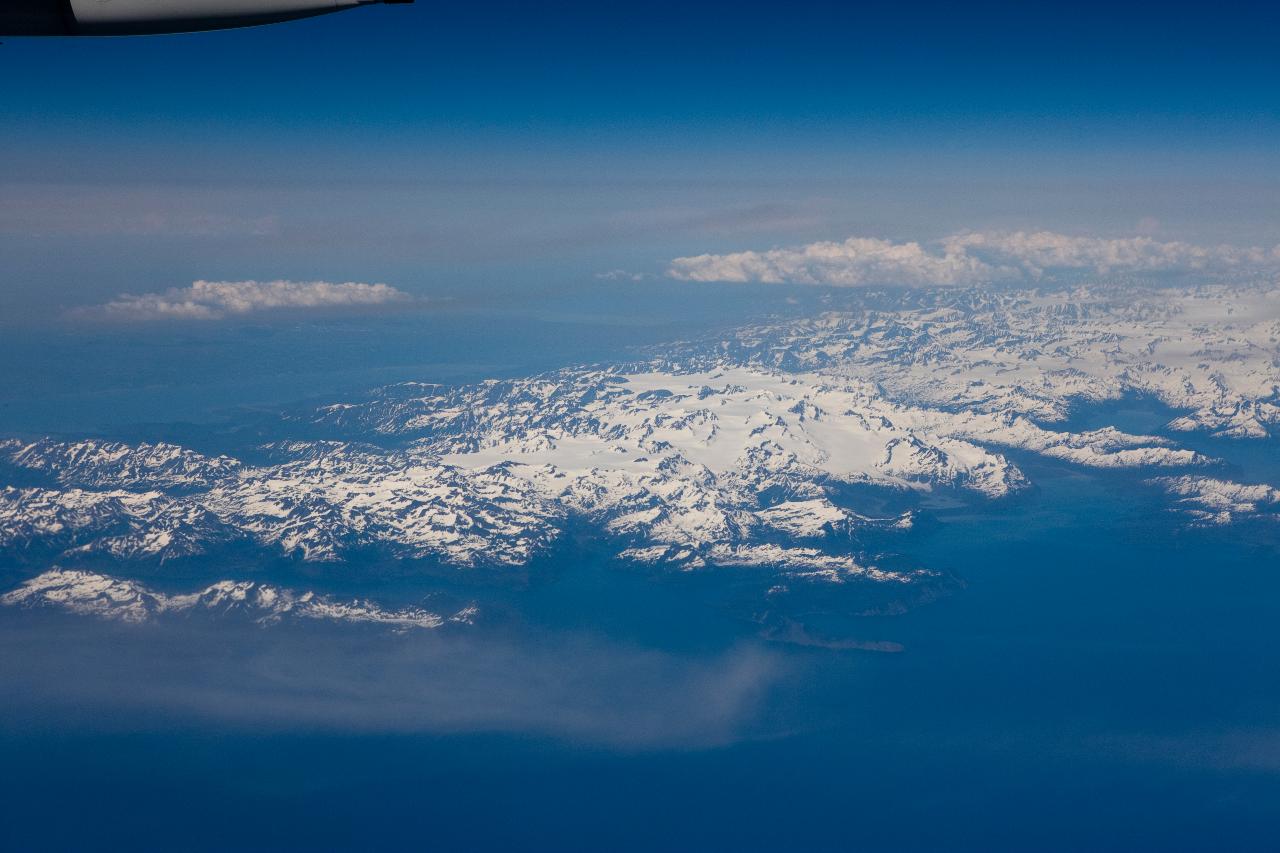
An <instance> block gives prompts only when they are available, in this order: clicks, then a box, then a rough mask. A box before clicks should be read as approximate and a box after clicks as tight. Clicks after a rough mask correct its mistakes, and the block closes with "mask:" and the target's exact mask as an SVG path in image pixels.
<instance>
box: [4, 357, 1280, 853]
mask: <svg viewBox="0 0 1280 853" xmlns="http://www.w3.org/2000/svg"><path fill="white" fill-rule="evenodd" d="M553 337H555V336H548V339H550V338H553ZM617 343H619V342H618V340H617V336H616V335H614V336H609V339H608V340H607V341H606V342H605V343H604V344H601V345H600V346H599V347H598V350H599V351H604V350H607V349H609V347H612V346H614V345H615V344H617ZM606 344H607V345H606ZM484 360H485V359H479V361H484ZM550 366H554V365H550ZM321 390H324V389H321ZM1169 415H1170V413H1168V412H1164V411H1162V410H1161V409H1160V408H1159V407H1158V406H1154V405H1152V404H1150V403H1149V402H1144V401H1124V402H1122V403H1118V404H1112V405H1110V406H1108V407H1101V408H1099V409H1097V410H1093V411H1089V412H1082V413H1080V415H1079V416H1078V418H1077V420H1076V422H1075V423H1074V424H1073V425H1076V426H1089V425H1094V426H1096V425H1101V424H1103V423H1112V424H1116V425H1119V426H1121V427H1122V428H1126V429H1130V430H1142V431H1154V430H1158V429H1159V427H1160V425H1161V424H1162V423H1164V422H1165V421H1167V419H1168V417H1169ZM32 417H33V418H34V415H32ZM1176 438H1177V440H1179V441H1181V442H1182V443H1184V444H1191V445H1193V446H1196V447H1197V448H1198V449H1203V450H1206V451H1208V452H1211V453H1213V454H1214V455H1217V456H1219V457H1222V458H1224V459H1226V460H1227V467H1226V468H1224V469H1223V470H1224V471H1230V472H1234V473H1235V474H1236V475H1247V479H1256V480H1267V481H1270V482H1273V483H1275V482H1280V453H1276V452H1275V450H1276V445H1275V444H1274V442H1270V443H1269V442H1227V441H1219V440H1214V439H1210V438H1206V437H1204V436H1178V437H1176ZM1017 461H1018V462H1019V464H1020V465H1022V466H1023V467H1024V470H1026V471H1027V473H1028V474H1029V476H1030V478H1031V479H1032V481H1033V482H1034V483H1035V484H1036V487H1035V488H1034V489H1033V490H1032V491H1030V492H1029V493H1027V494H1023V495H1020V496H1017V497H1015V498H1012V499H1010V500H1007V501H1004V502H1000V503H998V504H995V505H986V506H984V505H971V504H964V505H956V506H951V507H936V508H933V509H930V510H928V511H927V512H926V513H925V517H924V519H923V520H922V523H921V525H920V527H919V529H918V530H917V531H915V532H913V533H911V534H909V535H906V536H904V537H902V538H900V539H896V540H893V541H892V542H891V543H890V544H887V545H886V546H885V547H888V548H892V549H894V550H896V551H898V552H899V553H901V554H902V555H903V556H904V558H909V559H911V560H915V561H918V562H919V563H920V564H923V565H927V566H930V567H932V568H936V569H940V570H943V571H946V572H948V573H950V574H951V575H952V576H953V577H955V578H957V579H959V581H960V582H961V583H962V585H957V586H956V587H955V588H953V589H951V590H950V592H949V593H948V594H947V595H945V596H943V597H942V598H940V599H939V600H937V601H934V602H932V603H928V604H925V605H922V606H918V607H915V608H913V609H911V610H909V611H908V612H907V613H905V614H902V615H897V616H877V617H855V616H849V615H848V614H847V613H843V614H842V613H840V612H836V613H834V614H826V615H825V616H822V617H819V616H815V615H814V614H810V613H802V614H796V618H798V619H802V620H806V621H808V622H809V623H810V624H812V625H814V626H820V631H821V634H822V635H823V636H825V637H829V638H833V639H837V640H838V639H856V640H861V641H882V642H892V643H896V644H900V645H901V647H902V651H901V652H899V653H877V652H867V651H857V650H838V649H832V648H824V647H821V646H819V645H808V646H806V645H796V644H789V643H780V642H771V641H768V640H765V639H763V638H762V637H761V636H760V634H761V631H760V625H759V624H758V623H756V622H754V621H752V617H753V615H754V611H753V606H754V605H753V601H754V599H751V598H750V594H749V593H750V587H751V583H750V581H749V579H748V580H744V581H742V583H741V586H742V587H744V588H745V589H746V591H743V590H741V589H737V588H736V585H735V584H734V583H728V582H725V581H723V580H722V579H714V580H706V579H703V578H685V577H682V578H676V579H671V578H655V577H653V576H651V575H649V574H647V573H644V572H639V571H629V570H626V569H623V568H621V567H619V566H617V565H615V564H612V563H610V562H609V561H608V559H607V557H606V556H605V554H604V553H603V552H600V553H596V552H595V551H593V550H592V548H591V547H590V545H583V546H581V547H579V548H577V549H576V550H573V549H570V550H568V551H566V552H565V553H563V554H560V555H558V556H557V558H556V560H555V561H553V563H551V564H548V565H543V566H539V567H535V568H534V569H533V570H532V571H531V573H530V578H529V582H528V583H527V584H525V585H517V586H515V587H510V588H506V587H501V586H498V587H495V588H494V590H493V591H492V593H491V595H492V596H493V597H494V598H495V600H497V601H498V602H499V606H498V607H497V609H498V610H499V611H500V612H501V613H502V614H503V618H500V619H497V620H495V621H494V622H491V623H488V624H482V625H480V626H478V628H477V631H476V638H474V639H473V638H467V639H465V640H456V639H452V638H444V639H441V638H436V637H429V638H404V637H386V636H383V635H378V636H368V637H362V638H359V639H357V640H351V639H345V638H339V637H335V636H331V635H328V634H325V633H323V632H318V631H311V632H306V631H300V630H299V631H290V630H286V629H276V630H274V631H270V632H262V631H259V630H258V629H256V628H255V629H252V631H251V632H249V633H246V634H243V635H241V634H237V633H236V632H234V631H231V632H208V631H203V630H199V629H196V628H191V629H190V630H188V629H186V628H163V627H153V628H146V629H143V630H142V631H137V630H122V629H119V628H112V627H109V626H99V625H97V624H96V623H93V622H91V621H89V620H70V619H65V618H58V617H52V616H41V615H38V614H37V615H31V614H13V613H0V638H2V639H3V649H4V651H3V653H2V655H0V666H2V667H3V669H0V676H2V677H3V681H4V682H5V683H7V684H8V685H9V687H10V690H7V691H5V693H6V694H7V698H3V699H0V766H3V767H4V773H2V774H0V811H3V816H4V819H3V820H0V848H3V849H12V850H39V849H63V850H66V849H103V850H174V849H207V850H226V849H241V850H243V849H266V848H275V849H326V850H328V849H371V848H392V847H404V848H410V849H470V850H601V849H612V850H652V849H674V850H691V849H699V850H703V849H712V850H721V849H736V850H765V849H774V850H776V849H792V850H918V849H928V850H1084V849H1087V850H1187V851H1193V850H1194V851H1202V850H1209V849H1214V850H1269V849H1274V847H1275V838H1276V837H1277V833H1278V832H1280V806H1278V804H1280V630H1278V628H1277V626H1280V536H1277V531H1276V530H1275V528H1274V525H1273V526H1271V527H1266V526H1265V525H1264V526H1258V525H1252V526H1251V525H1242V526H1237V527H1232V528H1224V529H1221V530H1193V529H1187V528H1186V527H1185V526H1184V525H1183V523H1182V522H1181V521H1180V520H1179V519H1178V518H1177V517H1175V516H1173V515H1172V514H1171V513H1169V512H1168V507H1167V502H1166V500H1165V499H1164V498H1163V496H1162V495H1161V493H1160V492H1159V491H1158V490H1156V489H1154V488H1152V487H1150V486H1147V485H1145V484H1144V483H1143V482H1142V480H1143V476H1141V475H1136V474H1134V473H1132V472H1094V471H1084V470H1081V469H1079V468H1075V467H1072V466H1069V465H1064V464H1060V463H1056V462H1050V461H1043V460H1037V459H1036V458H1034V457H1030V456H1028V457H1025V458H1024V457H1018V459H1017ZM401 582H403V583H410V582H409V581H396V580H391V581H385V582H383V583H385V584H387V585H390V586H394V585H395V584H396V583H401ZM814 630H815V633H817V632H818V630H819V629H818V628H817V627H815V629H814ZM321 676H324V677H325V678H322V677H321ZM326 679H327V680H326ZM392 682H394V683H392ZM351 685H354V686H351ZM197 686H198V687H200V688H201V689H204V690H207V693H205V694H202V693H199V692H196V691H195V690H194V688H195V687H197ZM347 686H351V687H350V690H347V689H346V687H347ZM415 691H416V692H415ZM264 696H265V698H264ZM406 697H407V698H408V700H410V701H409V702H408V705H407V708H408V710H406V705H405V704H404V703H405V700H406ZM454 699H456V702H455V701H453V700H454ZM415 701H417V702H419V704H418V705H415V704H414V702H415ZM472 705H484V706H490V705H491V706H492V708H490V710H489V711H487V712H486V713H485V714H480V715H476V714H473V713H470V711H467V709H468V708H469V707H470V706H472ZM339 707H341V709H342V710H341V712H340V713H339V712H338V711H336V710H333V709H336V708H339ZM424 709H426V710H424ZM459 709H463V711H460V710H459Z"/></svg>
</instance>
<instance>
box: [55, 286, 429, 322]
mask: <svg viewBox="0 0 1280 853" xmlns="http://www.w3.org/2000/svg"><path fill="white" fill-rule="evenodd" d="M409 299H410V296H409V295H408V294H407V293H405V292H403V291H401V290H397V289H396V288H394V287H392V286H390V285H387V284H364V283H360V282H343V283H340V284H339V283H334V282H328V281H197V282H193V283H192V285H191V286H190V287H175V288H171V289H169V290H166V291H164V292H163V293H143V294H132V293H122V294H120V295H119V296H117V297H116V298H115V299H113V300H111V301H110V302H107V303H105V304H103V305H95V306H93V307H91V308H84V309H80V310H79V311H77V312H75V313H76V314H77V315H78V316H89V317H96V318H101V319H109V320H126V321H134V322H145V321H154V320H221V319H223V318H225V317H230V316H239V315H244V314H250V313H253V312H255V311H266V310H271V309H280V308H292V309H299V308H342V307H355V306H373V305H386V304H389V303H394V302H406V301H409Z"/></svg>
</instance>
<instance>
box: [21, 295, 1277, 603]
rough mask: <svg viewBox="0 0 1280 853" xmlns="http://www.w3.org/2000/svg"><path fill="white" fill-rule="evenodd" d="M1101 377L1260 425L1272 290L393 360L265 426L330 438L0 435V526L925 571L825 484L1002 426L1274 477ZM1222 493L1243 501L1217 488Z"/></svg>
mask: <svg viewBox="0 0 1280 853" xmlns="http://www.w3.org/2000/svg"><path fill="white" fill-rule="evenodd" d="M873 305H874V307H872V306H873ZM1126 395H1145V396H1150V397H1154V398H1156V399H1158V400H1160V401H1161V402H1163V403H1164V404H1166V405H1167V406H1169V407H1171V408H1172V409H1174V410H1176V411H1177V412H1178V414H1177V415H1176V417H1174V418H1173V419H1172V420H1171V422H1170V423H1169V425H1168V426H1169V429H1170V430H1172V431H1174V432H1176V431H1201V432H1204V433H1209V434H1212V435H1215V436H1218V437H1225V438H1231V439H1241V440H1246V439H1247V440H1265V439H1266V437H1267V436H1269V435H1271V434H1272V433H1273V432H1274V431H1275V430H1276V429H1277V427H1278V426H1280V289H1277V288H1276V287H1274V286H1261V285H1259V286H1254V287H1242V286H1234V287H1230V288H1228V287H1216V288H1215V287H1198V288H1188V289H1181V290H1148V291H1141V292H1137V293H1136V295H1135V291H1134V289H1132V288H1125V289H1123V290H1121V289H1108V288H1096V289H1086V288H1079V289H1075V290H1068V291H1059V292H1038V291H1021V292H1007V291H1006V292H996V293H992V292H983V291H978V290H963V291H957V290H945V289H943V290H935V291H912V292H910V293H908V294H907V295H904V296H898V297H886V296H880V297H877V298H876V299H871V298H867V299H865V300H863V301H862V302H860V303H857V304H854V305H852V306H845V307H844V308H842V309H840V310H837V309H836V306H833V309H832V310H831V311H830V312H828V313H825V314H823V315H822V316H820V317H817V318H810V319H804V320H799V321H787V322H779V323H776V324H766V325H759V326H754V327H750V328H746V329H740V330H737V331H736V332H733V333H732V334H728V335H725V336H723V337H720V338H717V339H714V340H710V341H699V342H693V343H685V344H679V345H675V346H673V347H670V348H668V349H667V350H666V351H664V352H663V353H660V354H656V355H655V356H654V357H652V358H648V359H641V360H638V361H636V362H635V363H631V364H622V365H607V366H591V367H582V368H573V369H566V370H562V371H559V372H556V373H552V374H547V375H541V376H536V377H530V378H525V379H517V380H506V381H491V382H484V383H480V384H475V385H462V386H441V385H429V384H417V383H410V384H402V385H395V386H390V387H386V388H382V389H378V390H377V391H375V392H372V393H371V394H370V395H368V396H366V397H364V398H361V399H356V400H350V401H341V402H335V403H332V404H329V405H324V406H320V407H318V408H314V409H307V410H304V411H294V412H290V413H288V414H287V415H286V416H285V417H284V418H283V419H282V423H281V431H282V433H283V434H285V435H286V436H287V435H288V434H289V433H290V430H291V429H296V432H298V433H302V434H306V435H315V434H317V433H318V432H320V433H323V434H325V435H327V436H328V437H327V438H326V439H324V440H316V439H306V440H302V439H288V438H286V439H284V440H281V441H277V442H273V443H271V444H268V445H265V446H262V447H259V448H256V449H255V451H254V452H253V453H252V454H251V455H252V457H253V461H252V462H250V461H245V460H242V459H237V458H232V456H230V455H217V456H210V455H206V454H202V453H197V452H195V451H193V450H191V449H187V448H182V447H177V446H174V445H167V444H135V445H131V444H125V443H121V442H114V441H106V440H99V439H85V440H64V439H52V438H44V439H35V440H27V439H12V440H8V441H3V442H0V460H3V461H4V462H5V463H7V465H8V466H9V467H10V470H21V471H24V472H25V475H26V477H28V478H36V479H37V480H39V483H38V484H36V485H33V484H32V483H33V482H35V481H34V480H31V479H27V480H26V481H25V485H23V486H17V485H13V486H5V487H3V489H0V549H4V550H5V551H7V552H9V553H12V554H23V555H27V556H28V557H29V558H32V559H35V560H36V561H37V562H38V561H39V560H47V561H50V562H52V561H57V563H58V564H59V565H62V566H71V565H73V564H75V563H76V562H77V561H85V560H108V561H111V562H114V563H116V564H118V565H120V566H122V567H125V568H127V566H128V564H129V563H130V562H132V561H137V560H144V561H149V562H151V563H152V564H154V563H165V562H168V561H172V560H182V559H186V558H191V557H195V556H199V555H216V554H217V553H218V550H219V549H220V548H224V547H230V546H238V547H239V546H247V547H249V548H257V549H261V550H262V551H263V552H264V553H268V554H274V555H276V556H290V557H292V558H293V559H297V560H301V561H304V562H318V563H332V564H335V565H341V564H343V563H344V562H346V561H349V560H351V559H352V558H353V557H355V556H357V555H364V554H370V553H375V554H378V555H380V556H382V557H384V558H387V559H410V560H432V561H436V562H439V563H443V564H447V565H452V566H456V567H458V568H460V569H462V568H468V567H476V566H488V567H494V568H498V569H501V568H502V567H512V566H524V565H527V564H529V563H531V562H532V561H534V560H535V559H536V558H537V557H538V556H539V555H542V554H545V553H548V552H549V551H550V549H551V548H552V547H553V546H554V544H555V543H556V542H557V540H559V539H561V538H562V537H563V536H564V535H565V533H566V531H567V530H568V529H569V528H570V526H571V525H586V526H587V527H588V528H589V529H591V530H594V531H595V535H596V536H597V537H599V538H600V539H601V540H602V541H606V542H608V543H610V544H611V547H613V549H614V553H616V554H617V556H618V558H619V559H621V560H624V561H630V562H636V563H643V564H648V565H653V566H657V567H662V568H666V569H672V570H686V571H687V570H709V569H713V568H717V567H719V568H721V569H723V570H733V569H737V568H742V567H755V568H757V569H760V570H763V571H767V572H771V573H774V574H776V575H778V576H779V577H780V578H781V579H790V580H793V581H796V582H815V581H820V582H830V583H872V584H897V585H911V584H918V583H922V582H927V581H928V580H929V579H930V578H931V577H932V575H933V573H932V572H931V571H930V569H929V568H928V567H915V568H907V569H904V568H901V567H898V568H892V569H891V568H887V567H885V566H883V565H881V562H883V561H881V560H878V558H877V555H876V552H874V551H873V550H871V549H869V548H867V547H865V546H864V544H863V542H864V540H865V539H866V534H869V533H871V532H872V531H875V532H876V533H877V534H886V535H889V536H890V537H891V536H892V535H894V534H895V532H897V533H898V534H899V535H905V531H907V530H909V529H910V528H911V526H912V524H913V513H912V512H911V511H906V512H902V513H889V514H884V513H877V512H873V511H871V510H869V509H860V507H859V504H858V502H857V501H856V500H854V499H851V498H850V497H849V496H850V494H851V493H852V492H851V490H857V489H864V490H865V489H870V490H872V491H879V492H882V493H885V494H896V495H900V496H905V497H907V498H911V497H912V496H914V497H915V503H917V504H919V503H920V501H921V500H926V501H927V500H928V499H930V498H936V497H937V496H939V495H947V496H952V497H957V498H961V499H965V500H970V501H975V502H986V501H998V500H1001V499H1003V498H1006V497H1007V496H1009V495H1011V494H1013V493H1015V492H1017V491H1019V490H1021V489H1024V488H1027V487H1028V485H1029V481H1028V478H1027V475H1026V474H1025V473H1024V472H1023V471H1022V470H1020V468H1019V467H1018V465H1016V464H1015V463H1014V462H1013V461H1012V460H1011V458H1010V455H1011V454H1010V451H1015V450H1016V451H1017V452H1019V453H1031V454H1036V455H1039V456H1043V457H1047V458H1051V459H1055V460H1061V461H1063V462H1065V463H1068V464H1073V465H1079V466H1086V467H1093V468H1126V469H1135V470H1138V471H1143V472H1151V476H1150V477H1149V478H1148V479H1149V481H1150V482H1151V483H1152V486H1153V488H1159V489H1164V490H1166V491H1167V492H1168V493H1169V495H1170V498H1171V501H1174V502H1176V507H1175V508H1178V509H1181V510H1183V511H1187V510H1195V511H1196V512H1199V513H1203V514H1202V515H1197V516H1195V517H1196V518H1197V519H1198V520H1200V521H1202V522H1203V521H1207V520H1210V519H1212V520H1213V521H1214V523H1229V522H1230V521H1231V520H1232V519H1234V518H1237V517H1240V516H1242V515H1249V514H1251V513H1252V514H1260V513H1261V514H1265V512H1266V511H1267V509H1266V508H1267V507H1268V506H1272V507H1273V506H1274V504H1275V503H1276V499H1275V490H1274V488H1271V487H1270V486H1266V485H1259V484H1239V483H1231V482H1227V481H1223V480H1221V479H1215V477H1214V476H1211V474H1212V471H1211V469H1213V468H1214V460H1212V459H1210V458H1208V457H1206V456H1204V455H1202V454H1200V453H1196V452H1194V451H1192V450H1190V449H1186V448H1182V447H1178V446H1177V444H1176V442H1174V441H1171V440H1170V439H1169V438H1165V437H1160V436H1146V435H1131V434H1128V433H1125V432H1123V431H1121V430H1119V429H1116V428H1115V427H1112V426H1104V427H1102V428H1098V429H1090V430H1083V431H1072V430H1070V429H1068V428H1067V427H1066V426H1065V424H1066V423H1067V420H1068V415H1069V414H1070V413H1071V411H1072V410H1073V408H1074V407H1077V406H1079V405H1080V404H1081V403H1089V402H1098V401H1103V400H1110V399H1119V398H1122V397H1125V396H1126ZM1267 489H1270V491H1267ZM1242 490H1243V491H1242ZM1254 492H1257V494H1256V495H1255V494H1254ZM1240 494H1247V495H1248V496H1250V498H1249V500H1244V499H1243V498H1238V497H1231V498H1228V497H1223V496H1224V495H1235V496H1238V495H1240ZM1223 501H1229V502H1230V507H1229V508H1223V507H1222V506H1220V504H1222V502H1223ZM31 555H36V556H35V557H32V556H31ZM228 583H229V582H228ZM117 585H119V589H118V592H119V594H118V595H117V594H116V592H113V591H112V590H116V589H117ZM99 587H101V588H102V589H104V590H107V592H104V593H103V594H101V595H99V594H98V593H93V595H90V596H89V597H88V598H86V595H88V593H84V594H82V593H81V592H78V591H77V590H79V589H81V588H84V589H89V590H92V589H97V588H99ZM215 588H217V589H221V588H222V587H221V586H219V585H215V586H211V587H210V588H209V589H207V590H204V591H203V592H200V593H192V594H191V595H184V596H170V597H167V598H166V597H164V596H161V595H159V594H157V593H153V592H149V591H146V590H144V589H143V588H142V587H138V586H136V585H135V584H133V582H131V581H125V580H119V579H111V578H106V577H103V576H100V575H92V576H90V575H83V576H82V575H77V574H76V573H75V572H74V571H73V570H71V569H60V570H56V571H51V572H49V573H48V574H43V575H41V576H40V578H37V579H36V580H35V581H31V582H29V583H28V585H26V586H24V587H21V588H20V589H19V590H18V591H15V592H14V593H11V594H9V595H7V596H5V598H4V599H2V600H3V601H4V603H10V604H30V603H33V602H36V601H40V602H48V603H56V604H62V605H63V606H66V607H69V608H71V609H74V610H77V611H78V612H94V613H111V612H112V611H113V610H114V609H117V608H116V605H114V604H113V603H112V602H115V601H117V600H119V601H121V602H124V603H122V604H121V605H119V608H118V609H119V610H120V613H125V612H128V613H141V612H148V613H150V612H163V611H172V610H175V609H189V608H191V607H196V606H204V605H203V604H202V602H204V601H205V600H206V599H208V598H209V597H210V596H213V597H217V594H215V593H211V592H210V591H211V590H215ZM230 588H234V589H240V587H238V586H235V585H233V586H232V587H230ZM266 589H268V588H266V587H254V588H253V589H252V592H251V593H250V592H246V593H245V594H246V595H248V596H249V598H254V597H255V596H256V598H254V600H259V599H261V598H262V596H263V595H268V596H269V597H272V600H273V601H284V600H288V601H289V602H291V604H290V606H289V608H288V612H290V613H294V614H297V615H310V614H311V613H312V612H313V611H315V612H319V611H317V610H316V608H321V609H322V610H323V611H324V612H325V613H326V614H328V613H338V612H342V613H352V614H353V613H356V612H359V613H362V614H365V615H364V616H362V617H360V619H359V620H358V621H390V622H395V621H396V620H397V619H409V618H411V617H408V616H403V614H401V615H397V614H395V613H390V612H385V611H380V610H378V609H377V608H376V606H374V605H369V604H367V603H363V604H355V605H343V606H339V605H336V604H333V603H332V602H331V601H329V600H328V599H322V598H315V597H312V598H307V599H306V600H305V601H304V598H305V596H294V595H292V594H286V593H284V592H282V591H276V590H272V591H271V592H270V593H267V592H265V591H264V590H266ZM68 590H70V591H68ZM85 601H91V602H93V603H92V604H84V603H83V602H85ZM103 602H106V603H103ZM312 602H323V603H322V604H321V603H316V604H313V603H312ZM273 607H274V605H271V606H267V607H265V610H264V613H270V614H274V613H275V610H274V609H273ZM342 607H346V608H347V610H342ZM335 608H336V609H335ZM361 608H363V609H361ZM370 614H381V615H380V616H377V617H375V616H373V615H370ZM383 617H385V618H383ZM121 618H130V617H124V616H122V617H121ZM327 618H336V619H345V618H351V619H356V617H355V616H343V615H334V616H331V617H327ZM413 618H416V617H413ZM422 618H423V619H427V617H425V616H424V617H422ZM430 618H432V619H437V620H438V619H440V617H435V616H430Z"/></svg>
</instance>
